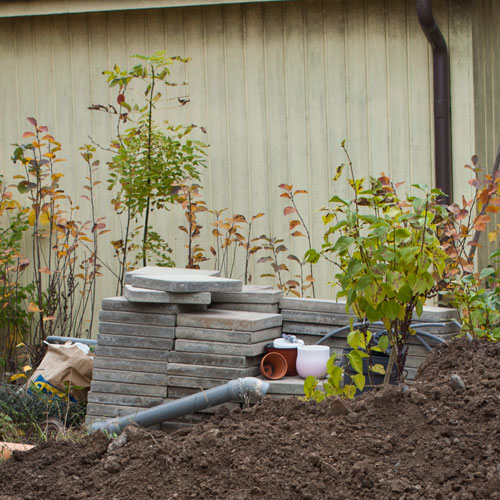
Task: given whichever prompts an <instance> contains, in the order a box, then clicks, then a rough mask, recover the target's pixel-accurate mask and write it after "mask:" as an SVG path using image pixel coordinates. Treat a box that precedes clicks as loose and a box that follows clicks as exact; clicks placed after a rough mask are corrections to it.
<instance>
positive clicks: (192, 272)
mask: <svg viewBox="0 0 500 500" xmlns="http://www.w3.org/2000/svg"><path fill="white" fill-rule="evenodd" d="M172 274H175V275H179V274H180V275H188V276H214V277H218V276H220V271H217V270H215V269H214V270H210V269H185V268H182V267H159V266H146V267H141V268H139V269H134V270H133V271H128V272H127V273H125V283H126V284H128V283H131V280H132V276H137V275H140V276H171V275H172Z"/></svg>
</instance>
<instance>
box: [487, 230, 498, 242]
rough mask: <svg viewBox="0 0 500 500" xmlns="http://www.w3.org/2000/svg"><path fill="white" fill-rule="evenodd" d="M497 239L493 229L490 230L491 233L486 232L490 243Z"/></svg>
mask: <svg viewBox="0 0 500 500" xmlns="http://www.w3.org/2000/svg"><path fill="white" fill-rule="evenodd" d="M496 239H497V233H496V232H495V231H492V232H491V233H488V241H489V242H490V243H493V242H494V241H496Z"/></svg>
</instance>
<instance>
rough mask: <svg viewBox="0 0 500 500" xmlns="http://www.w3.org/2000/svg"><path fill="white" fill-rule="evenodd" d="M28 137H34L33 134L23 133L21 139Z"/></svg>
mask: <svg viewBox="0 0 500 500" xmlns="http://www.w3.org/2000/svg"><path fill="white" fill-rule="evenodd" d="M28 137H35V134H34V133H33V132H24V134H23V139H27V138H28Z"/></svg>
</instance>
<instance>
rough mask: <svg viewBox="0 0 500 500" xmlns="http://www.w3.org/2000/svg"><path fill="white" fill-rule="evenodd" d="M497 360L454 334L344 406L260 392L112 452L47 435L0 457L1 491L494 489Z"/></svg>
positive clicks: (110, 495)
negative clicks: (232, 408) (413, 365)
mask: <svg viewBox="0 0 500 500" xmlns="http://www.w3.org/2000/svg"><path fill="white" fill-rule="evenodd" d="M499 361H500V345H495V344H490V343H486V342H468V341H466V340H460V341H456V342H453V343H451V344H449V345H445V346H441V347H440V348H439V349H436V350H435V351H434V352H433V353H432V355H431V356H430V357H429V359H428V360H427V361H426V363H425V365H424V366H422V367H421V369H420V370H419V373H418V376H417V380H416V382H415V384H414V385H413V386H411V387H409V388H408V387H405V388H401V387H389V388H384V389H381V390H377V391H374V392H372V393H369V394H365V395H362V396H361V397H359V398H357V399H356V400H354V401H351V402H348V403H346V406H344V405H343V404H342V403H341V402H339V401H338V400H334V399H331V400H328V401H326V402H323V403H320V404H317V403H314V402H309V403H305V402H302V401H299V400H297V399H287V400H271V399H266V400H264V401H263V402H262V403H261V404H259V405H257V406H255V407H253V408H251V409H245V410H242V411H238V412H232V413H228V414H225V415H218V416H216V417H215V418H214V419H212V420H210V421H209V422H207V423H205V424H202V425H199V426H196V427H194V428H193V429H192V430H191V431H190V432H189V431H187V432H186V431H183V432H181V431H178V432H177V433H173V434H163V433H160V432H150V431H147V430H143V429H138V428H136V427H128V428H127V429H126V431H125V433H124V434H125V435H126V442H125V444H123V443H121V444H122V446H120V447H118V446H119V445H120V442H115V443H114V446H113V447H116V449H115V450H114V451H110V450H108V445H109V444H110V442H109V441H108V440H107V439H106V438H105V437H104V435H102V434H101V433H98V434H95V435H93V436H90V437H89V438H88V439H86V440H85V441H84V442H82V443H80V444H70V443H64V442H58V443H55V442H52V443H47V444H44V445H41V446H38V447H37V448H35V449H34V450H32V451H29V452H27V453H24V454H16V456H15V459H11V460H10V461H9V462H7V463H5V464H4V465H1V466H0V499H1V500H7V499H9V500H14V499H16V500H17V499H25V500H28V499H32V500H39V499H42V498H43V499H47V500H51V499H54V500H55V499H66V500H69V499H72V500H73V499H74V500H77V499H109V500H113V499H116V500H118V499H120V500H122V499H123V500H126V499H134V500H141V499H180V500H183V499H188V498H198V499H206V500H208V499H233V500H237V499H242V500H243V499H264V498H266V499H267V498H272V499H275V500H281V499H293V500H296V499H328V498H337V499H339V498H358V499H370V500H377V499H443V500H444V499H446V500H448V499H473V498H478V499H486V498H500V418H499V415H498V413H499V412H500V404H499V403H500V362H499ZM122 439H123V438H122ZM123 441H125V439H123ZM115 445H116V446H115ZM2 495H3V496H2Z"/></svg>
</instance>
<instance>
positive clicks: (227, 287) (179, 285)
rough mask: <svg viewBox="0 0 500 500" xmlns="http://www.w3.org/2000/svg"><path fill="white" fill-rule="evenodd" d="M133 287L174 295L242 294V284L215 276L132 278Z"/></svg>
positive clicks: (179, 275) (180, 275)
mask: <svg viewBox="0 0 500 500" xmlns="http://www.w3.org/2000/svg"><path fill="white" fill-rule="evenodd" d="M130 284H131V285H133V286H135V287H139V288H149V289H151V290H162V291H164V292H174V293H193V292H241V289H242V286H243V284H242V282H241V281H240V280H232V279H228V278H217V277H214V276H203V275H200V276H198V275H189V274H171V275H168V276H167V275H165V276H152V275H149V276H145V275H140V274H136V275H134V276H132V282H131V283H130Z"/></svg>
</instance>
